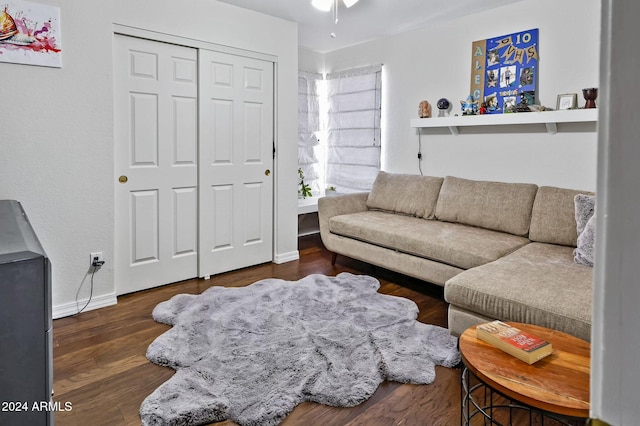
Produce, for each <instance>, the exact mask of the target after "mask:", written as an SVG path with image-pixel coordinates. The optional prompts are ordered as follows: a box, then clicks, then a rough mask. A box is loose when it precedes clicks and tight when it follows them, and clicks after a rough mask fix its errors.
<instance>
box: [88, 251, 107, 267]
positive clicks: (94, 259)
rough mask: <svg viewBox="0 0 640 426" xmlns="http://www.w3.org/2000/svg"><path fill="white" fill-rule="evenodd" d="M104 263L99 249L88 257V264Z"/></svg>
mask: <svg viewBox="0 0 640 426" xmlns="http://www.w3.org/2000/svg"><path fill="white" fill-rule="evenodd" d="M103 263H104V255H103V254H102V252H101V251H98V252H95V253H91V257H90V258H89V265H91V266H102V264H103Z"/></svg>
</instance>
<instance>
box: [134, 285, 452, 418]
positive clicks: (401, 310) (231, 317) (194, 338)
mask: <svg viewBox="0 0 640 426" xmlns="http://www.w3.org/2000/svg"><path fill="white" fill-rule="evenodd" d="M378 288H380V283H379V282H378V281H377V280H376V279H375V278H372V277H369V276H366V275H353V274H349V273H341V274H339V275H338V276H336V277H327V276H324V275H317V274H316V275H309V276H307V277H305V278H303V279H301V280H300V281H295V282H290V281H283V280H280V279H266V280H262V281H258V282H256V283H254V284H252V285H250V286H247V287H240V288H225V287H211V288H209V289H208V290H206V291H204V292H203V293H202V294H200V295H190V294H179V295H176V296H174V297H173V298H171V299H170V300H168V301H166V302H162V303H160V304H158V306H156V308H155V309H154V310H153V318H154V319H155V320H156V321H158V322H161V323H165V324H169V325H172V326H173V327H172V328H171V329H170V330H168V331H167V332H165V333H164V334H162V335H161V336H160V337H158V338H157V339H156V340H155V341H154V342H152V343H151V345H150V346H149V348H148V350H147V358H148V359H149V360H150V361H152V362H154V363H156V364H158V365H163V366H168V367H171V368H173V369H175V370H176V374H175V375H174V376H173V377H172V378H171V379H169V380H168V381H166V382H165V383H163V384H162V385H161V386H160V387H159V388H158V389H156V390H155V391H154V392H153V393H152V394H151V395H150V396H148V397H147V398H146V399H145V400H144V402H143V403H142V406H141V408H140V417H141V419H142V423H143V424H144V425H200V424H207V423H210V422H216V421H222V420H226V419H229V420H233V421H235V422H237V423H239V424H240V425H277V424H279V423H280V422H281V421H282V420H283V419H284V418H285V417H286V416H287V414H289V413H290V412H291V410H293V409H294V407H295V406H296V405H298V404H300V403H301V402H303V401H314V402H318V403H321V404H326V405H331V406H338V407H350V406H354V405H357V404H359V403H361V402H363V401H365V400H367V399H368V398H369V397H370V396H371V395H372V394H373V393H374V392H375V390H376V389H377V387H378V385H379V384H380V383H381V382H382V381H384V380H392V381H396V382H403V383H416V384H427V383H431V382H432V381H433V380H434V379H435V366H436V365H442V366H446V367H453V366H454V365H456V364H457V363H458V362H459V360H460V354H459V352H458V350H457V339H456V338H455V337H453V336H451V335H450V334H449V331H448V330H447V329H444V328H441V327H437V326H433V325H427V324H423V323H420V322H418V321H416V318H417V314H418V307H417V306H416V304H415V303H414V302H412V301H411V300H408V299H405V298H401V297H395V296H388V295H384V294H380V293H378V292H377V290H378Z"/></svg>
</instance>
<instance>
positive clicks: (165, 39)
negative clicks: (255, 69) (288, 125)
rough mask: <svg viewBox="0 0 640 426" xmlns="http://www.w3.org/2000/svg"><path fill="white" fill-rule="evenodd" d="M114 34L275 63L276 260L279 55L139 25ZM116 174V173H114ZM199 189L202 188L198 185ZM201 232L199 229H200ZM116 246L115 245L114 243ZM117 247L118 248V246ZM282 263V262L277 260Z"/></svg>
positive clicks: (117, 26)
mask: <svg viewBox="0 0 640 426" xmlns="http://www.w3.org/2000/svg"><path fill="white" fill-rule="evenodd" d="M112 29H113V34H121V35H126V36H131V37H138V38H142V39H147V40H152V41H158V42H162V43H170V44H175V45H179V46H186V47H193V48H196V49H205V50H213V51H216V52H221V53H228V54H232V55H238V56H245V57H248V58H253V59H260V60H263V61H268V62H272V63H273V145H274V159H273V175H272V176H273V178H272V179H273V195H272V200H271V202H272V206H273V217H272V233H273V238H272V261H275V260H276V259H275V257H276V245H277V236H278V232H277V223H278V220H277V217H278V216H277V212H278V209H277V204H276V200H277V199H278V198H277V197H278V192H279V191H278V185H277V184H276V182H277V178H278V170H279V164H278V156H277V155H276V153H277V152H278V140H279V138H278V108H277V106H278V84H277V82H278V57H277V56H274V55H270V54H268V53H261V52H255V51H252V50H246V49H240V48H235V47H230V46H225V45H222V44H217V43H212V42H208V41H203V40H197V39H192V38H188V37H181V36H176V35H173V34H168V33H162V32H158V31H152V30H146V29H142V28H138V27H133V26H130V25H124V24H118V23H114V24H112ZM114 176H115V175H114ZM114 180H115V177H114ZM198 190H200V188H199V187H198ZM198 233H199V230H198ZM114 247H115V245H114ZM116 249H117V248H116ZM276 263H281V262H276Z"/></svg>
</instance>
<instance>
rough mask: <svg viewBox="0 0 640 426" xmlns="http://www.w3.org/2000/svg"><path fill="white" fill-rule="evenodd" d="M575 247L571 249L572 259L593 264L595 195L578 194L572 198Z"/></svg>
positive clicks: (582, 263)
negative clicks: (576, 235) (575, 234)
mask: <svg viewBox="0 0 640 426" xmlns="http://www.w3.org/2000/svg"><path fill="white" fill-rule="evenodd" d="M574 203H575V216H576V231H577V232H578V241H577V247H576V249H575V250H574V251H573V259H574V261H575V262H576V263H578V264H580V265H586V266H593V256H594V249H595V236H596V231H595V228H596V212H595V209H596V197H595V196H593V195H584V194H578V195H576V196H575V198H574Z"/></svg>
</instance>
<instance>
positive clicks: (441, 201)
mask: <svg viewBox="0 0 640 426" xmlns="http://www.w3.org/2000/svg"><path fill="white" fill-rule="evenodd" d="M537 189H538V187H537V186H536V185H534V184H528V183H504V182H486V181H474V180H467V179H461V178H456V177H452V176H447V177H446V178H445V179H444V182H443V184H442V188H441V189H440V195H439V197H438V203H437V205H436V218H437V219H439V220H444V221H447V222H457V223H463V224H466V225H471V226H478V227H481V228H486V229H492V230H495V231H503V232H508V233H510V234H513V235H521V236H526V235H527V233H528V232H529V223H530V221H531V207H532V205H533V200H534V198H535V195H536V191H537Z"/></svg>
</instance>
